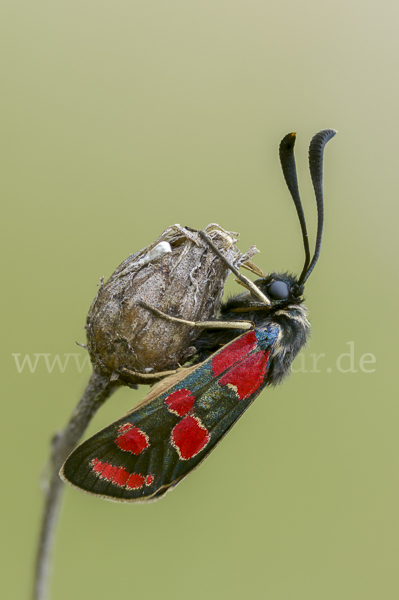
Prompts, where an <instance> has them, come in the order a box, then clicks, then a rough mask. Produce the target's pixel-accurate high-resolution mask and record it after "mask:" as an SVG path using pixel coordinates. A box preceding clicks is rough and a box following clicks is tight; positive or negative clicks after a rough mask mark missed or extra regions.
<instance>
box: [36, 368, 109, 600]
mask: <svg viewBox="0 0 399 600" xmlns="http://www.w3.org/2000/svg"><path fill="white" fill-rule="evenodd" d="M119 385H120V384H119V383H118V382H117V381H116V382H115V381H111V380H110V378H109V377H106V376H104V375H101V374H100V373H98V372H97V371H93V373H92V375H91V377H90V380H89V383H88V384H87V387H86V389H85V391H84V394H83V396H82V398H81V400H80V402H79V404H78V405H77V407H76V408H75V410H74V412H73V413H72V416H71V418H70V420H69V423H68V424H67V426H66V427H65V429H64V430H63V431H61V432H60V433H58V434H57V435H56V436H55V437H54V439H53V442H52V448H51V459H50V469H51V472H50V477H49V483H48V488H47V490H46V495H45V505H44V511H43V518H42V524H41V530H40V538H39V545H38V548H37V554H36V566H35V578H34V587H33V594H32V600H44V598H45V597H46V595H47V588H48V579H49V572H50V560H51V550H52V546H53V542H54V537H55V527H56V523H57V517H58V513H59V508H60V504H61V499H62V493H63V488H64V484H63V482H62V481H61V479H60V477H59V475H58V472H59V470H60V468H61V467H62V465H63V463H64V461H65V459H66V458H67V457H68V456H69V454H70V453H71V452H72V450H73V449H74V448H75V447H76V445H77V443H78V441H79V439H80V438H81V436H82V435H83V433H84V431H85V429H86V427H87V426H88V424H89V423H90V421H91V419H92V418H93V416H94V415H95V413H96V412H97V410H98V409H99V408H100V406H101V405H102V404H103V403H104V402H105V401H106V400H107V399H108V398H109V397H110V396H111V394H112V393H113V392H114V391H115V390H116V388H117V387H119Z"/></svg>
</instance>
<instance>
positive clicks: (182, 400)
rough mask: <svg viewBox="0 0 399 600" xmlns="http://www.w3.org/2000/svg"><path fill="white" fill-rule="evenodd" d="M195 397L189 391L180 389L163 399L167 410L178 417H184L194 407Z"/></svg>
mask: <svg viewBox="0 0 399 600" xmlns="http://www.w3.org/2000/svg"><path fill="white" fill-rule="evenodd" d="M194 402H195V396H193V394H192V392H190V390H186V389H182V390H177V391H176V392H172V393H171V394H169V396H168V397H167V398H166V399H165V404H166V406H167V407H168V410H169V411H170V412H172V413H174V414H175V415H178V416H179V417H183V416H184V415H186V414H187V413H188V412H189V411H190V410H191V409H192V407H193V406H194Z"/></svg>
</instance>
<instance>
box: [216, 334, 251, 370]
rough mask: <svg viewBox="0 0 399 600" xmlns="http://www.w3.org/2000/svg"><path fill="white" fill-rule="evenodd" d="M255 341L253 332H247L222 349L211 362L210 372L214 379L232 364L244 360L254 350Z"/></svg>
mask: <svg viewBox="0 0 399 600" xmlns="http://www.w3.org/2000/svg"><path fill="white" fill-rule="evenodd" d="M256 345H257V339H256V335H255V332H254V331H249V332H248V333H246V334H245V335H244V336H243V337H241V338H238V340H235V341H234V342H232V343H231V344H229V345H228V346H226V348H223V349H222V350H221V351H220V352H218V354H216V356H215V357H214V358H213V360H212V371H213V374H214V375H215V377H216V376H217V375H220V373H222V372H223V371H225V370H226V369H228V368H229V367H230V366H231V365H232V364H234V363H235V362H237V361H238V360H240V359H242V358H244V357H245V356H247V354H249V353H250V352H251V351H252V350H254V349H255V348H256Z"/></svg>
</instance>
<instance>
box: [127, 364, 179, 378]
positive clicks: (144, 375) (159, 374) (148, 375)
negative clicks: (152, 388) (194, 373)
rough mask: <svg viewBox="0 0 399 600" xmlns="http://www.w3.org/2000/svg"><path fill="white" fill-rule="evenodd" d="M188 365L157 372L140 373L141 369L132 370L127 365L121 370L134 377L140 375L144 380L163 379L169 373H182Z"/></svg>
mask: <svg viewBox="0 0 399 600" xmlns="http://www.w3.org/2000/svg"><path fill="white" fill-rule="evenodd" d="M185 368H186V367H179V368H178V369H174V370H173V371H157V372H156V373H140V371H132V370H131V369H128V368H127V367H122V368H121V369H120V371H121V372H122V373H126V374H127V375H130V376H132V377H139V378H140V379H143V380H151V379H163V378H164V377H168V376H169V375H175V374H176V373H180V371H183V370H184V369H185Z"/></svg>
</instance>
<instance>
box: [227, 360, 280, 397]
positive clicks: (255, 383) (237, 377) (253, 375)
mask: <svg viewBox="0 0 399 600" xmlns="http://www.w3.org/2000/svg"><path fill="white" fill-rule="evenodd" d="M268 363H269V352H255V353H254V354H251V355H250V356H247V358H244V360H242V361H241V362H240V363H239V364H238V365H236V366H235V367H232V368H231V369H229V370H228V371H227V373H225V374H224V375H223V376H222V377H221V378H220V379H219V384H221V385H228V386H230V387H232V388H233V389H234V391H235V392H236V394H237V396H238V399H239V400H245V398H249V396H251V394H253V393H254V392H256V390H257V389H258V388H259V387H260V386H261V385H262V383H263V382H264V380H265V377H266V374H267V368H268Z"/></svg>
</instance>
